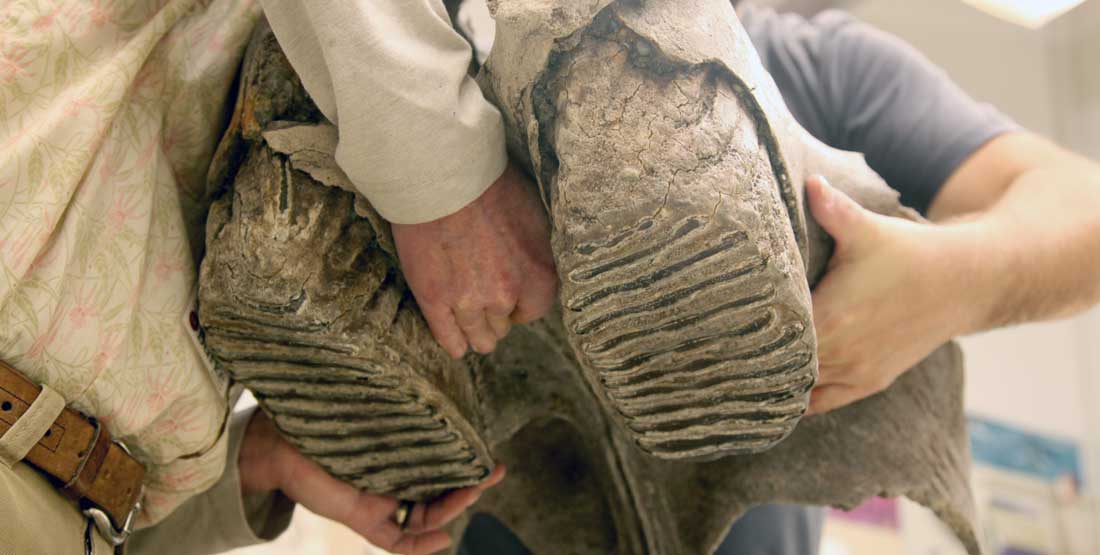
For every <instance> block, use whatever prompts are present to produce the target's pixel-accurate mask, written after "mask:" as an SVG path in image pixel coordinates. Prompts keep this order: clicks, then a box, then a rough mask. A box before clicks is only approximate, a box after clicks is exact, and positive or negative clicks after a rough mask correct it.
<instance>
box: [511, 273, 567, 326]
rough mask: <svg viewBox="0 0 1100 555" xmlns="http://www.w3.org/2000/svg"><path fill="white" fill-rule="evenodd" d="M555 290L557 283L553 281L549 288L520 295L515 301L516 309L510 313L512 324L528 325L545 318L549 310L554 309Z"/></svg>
mask: <svg viewBox="0 0 1100 555" xmlns="http://www.w3.org/2000/svg"><path fill="white" fill-rule="evenodd" d="M557 290H558V287H557V281H556V280H555V281H552V282H551V285H550V286H549V287H541V288H538V287H536V288H533V289H531V290H529V291H527V292H526V293H525V294H523V295H520V296H519V300H518V301H516V309H515V310H514V311H512V315H511V320H512V322H515V323H517V324H529V323H531V322H534V321H535V320H538V319H539V318H542V317H543V316H546V314H547V313H549V312H550V309H552V308H554V300H555V297H556V296H557Z"/></svg>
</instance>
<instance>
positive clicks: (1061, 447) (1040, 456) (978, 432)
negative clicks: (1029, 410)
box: [967, 415, 1083, 487]
mask: <svg viewBox="0 0 1100 555" xmlns="http://www.w3.org/2000/svg"><path fill="white" fill-rule="evenodd" d="M967 420H968V421H969V429H970V448H971V453H972V454H973V457H974V462H976V463H980V464H985V465H989V466H992V467H995V468H1000V469H1002V470H1007V471H1010V472H1018V473H1020V474H1025V475H1028V476H1032V477H1035V478H1039V479H1042V480H1045V481H1048V482H1054V481H1056V480H1060V479H1065V478H1067V477H1068V478H1072V479H1073V482H1074V484H1076V485H1077V486H1078V487H1080V486H1081V485H1082V483H1083V482H1082V474H1081V463H1080V453H1079V452H1078V447H1077V444H1076V443H1075V442H1073V441H1070V440H1067V439H1062V438H1059V437H1054V436H1051V435H1047V434H1040V433H1036V432H1031V431H1026V430H1022V429H1020V428H1018V427H1015V426H1011V425H1008V424H1004V423H1000V422H996V421H993V420H990V419H987V418H982V417H979V416H973V415H971V416H969V417H968V418H967Z"/></svg>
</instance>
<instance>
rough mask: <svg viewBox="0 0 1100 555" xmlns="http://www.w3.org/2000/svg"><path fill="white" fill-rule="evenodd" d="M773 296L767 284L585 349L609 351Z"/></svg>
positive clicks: (596, 351)
mask: <svg viewBox="0 0 1100 555" xmlns="http://www.w3.org/2000/svg"><path fill="white" fill-rule="evenodd" d="M774 297H775V287H774V286H772V285H770V284H769V285H768V286H767V287H765V288H764V291H763V292H761V293H757V294H755V295H749V296H748V297H742V298H740V299H737V300H735V301H731V302H728V303H723V304H720V305H718V306H716V307H714V308H713V309H711V310H707V311H706V312H701V313H699V314H695V315H692V316H689V317H687V318H677V319H675V320H672V321H671V322H668V323H666V324H663V325H660V326H657V327H654V328H645V329H641V330H638V331H633V332H630V333H625V334H623V335H619V336H616V337H612V338H611V339H608V340H607V341H604V342H602V343H597V344H595V345H593V346H592V347H589V348H588V349H587V352H589V353H602V352H606V351H609V350H611V349H613V348H615V347H618V346H619V345H621V344H623V343H625V342H627V341H630V340H632V339H638V338H641V337H648V336H650V335H655V334H657V333H664V332H670V331H677V330H681V329H683V328H686V327H688V326H691V325H694V324H698V323H700V322H703V321H704V320H707V319H708V318H711V317H713V316H718V315H720V314H722V313H723V312H726V311H730V310H737V309H741V308H746V307H749V306H753V305H756V304H760V303H764V302H767V301H770V300H771V299H773V298H774Z"/></svg>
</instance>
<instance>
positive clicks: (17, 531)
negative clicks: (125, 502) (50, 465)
mask: <svg viewBox="0 0 1100 555" xmlns="http://www.w3.org/2000/svg"><path fill="white" fill-rule="evenodd" d="M16 500H18V502H17V503H13V501H16ZM87 526H88V521H87V519H86V518H84V516H83V515H82V514H80V511H79V510H78V508H77V505H76V502H75V501H72V500H70V499H67V498H66V497H65V496H63V495H61V493H59V492H58V491H57V489H55V488H54V486H53V485H51V484H50V483H49V482H48V481H47V480H46V478H44V477H43V476H42V475H41V474H39V473H38V472H37V471H35V470H34V469H33V468H31V467H30V466H29V465H27V464H26V463H16V464H15V465H14V466H12V467H11V468H8V467H7V466H5V465H2V464H0V555H82V554H83V553H85V548H84V536H85V533H86V530H87ZM90 536H91V538H92V541H93V553H95V554H96V555H106V554H110V553H113V552H114V551H113V550H112V548H111V546H110V545H109V544H108V543H107V542H106V541H104V540H103V538H102V537H100V535H99V533H98V532H96V531H95V528H94V527H93V528H92V530H91V534H90Z"/></svg>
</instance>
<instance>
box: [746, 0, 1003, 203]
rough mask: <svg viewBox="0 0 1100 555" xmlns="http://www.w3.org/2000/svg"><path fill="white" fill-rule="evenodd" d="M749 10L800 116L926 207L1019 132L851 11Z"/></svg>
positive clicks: (768, 61)
mask: <svg viewBox="0 0 1100 555" xmlns="http://www.w3.org/2000/svg"><path fill="white" fill-rule="evenodd" d="M746 16H747V17H746V27H747V28H748V29H749V33H750V36H752V39H753V42H754V43H755V44H756V45H757V49H758V50H759V51H760V53H761V58H762V59H763V60H764V64H765V66H766V67H767V69H768V71H769V72H770V73H771V74H772V76H773V78H775V80H776V83H777V84H778V86H779V89H780V92H781V93H782V94H783V98H784V100H785V101H786V103H787V105H788V106H789V107H790V108H791V111H792V113H794V115H795V118H796V119H798V120H799V122H800V123H801V124H802V125H803V126H804V127H806V129H807V130H808V131H810V133H812V134H813V135H815V136H816V137H817V138H818V139H820V140H821V141H823V142H825V143H827V144H829V145H830V146H833V147H835V148H840V149H844V150H852V151H856V152H862V153H863V154H864V155H865V156H866V158H867V163H868V164H869V165H870V166H871V168H873V169H874V170H875V171H876V172H878V173H879V174H880V175H881V176H882V177H883V178H884V179H885V180H886V182H887V183H889V184H890V186H891V187H893V188H895V189H897V190H898V192H900V193H901V200H902V202H903V203H904V204H906V205H908V206H911V207H913V208H915V209H917V210H918V211H920V212H921V213H925V212H927V210H928V207H929V205H930V204H931V203H932V200H933V198H935V196H936V194H937V193H938V192H939V190H940V189H941V188H942V187H943V185H944V183H945V182H946V181H947V179H948V178H949V177H950V176H951V174H953V173H954V172H955V170H956V169H958V167H959V166H960V165H961V164H962V163H963V161H964V160H966V158H967V157H969V156H970V155H971V154H972V153H974V152H975V151H976V150H977V149H978V148H980V147H981V146H982V145H984V144H985V143H986V142H988V141H989V140H990V139H992V138H994V137H996V136H997V135H1000V134H1002V133H1005V132H1007V131H1012V130H1015V129H1017V126H1016V124H1015V123H1014V122H1012V120H1010V119H1009V118H1008V117H1007V116H1005V115H1004V114H1002V113H1001V112H999V111H998V110H996V109H995V108H994V107H993V106H991V105H989V104H984V103H980V102H978V101H976V100H974V99H973V98H971V97H970V96H969V95H968V94H966V93H965V92H964V91H963V90H962V89H961V88H959V86H958V85H956V84H955V83H954V82H953V81H952V80H951V79H950V78H949V77H948V76H947V74H946V73H945V72H944V71H943V70H942V69H940V68H939V67H937V66H936V65H934V64H933V63H932V62H931V61H929V60H928V59H927V58H926V57H925V56H923V55H922V54H921V53H919V52H918V51H917V50H916V49H915V48H913V47H912V46H910V45H908V44H906V43H905V42H904V41H902V40H901V39H899V38H897V37H895V36H893V35H890V34H888V33H886V32H883V31H880V30H878V29H875V28H874V27H872V26H870V25H868V24H866V23H863V22H860V21H858V20H856V19H855V18H853V17H852V16H850V15H848V14H845V13H843V12H839V11H835V10H830V11H826V12H823V13H821V14H819V15H818V16H816V17H814V18H812V19H809V20H807V19H805V18H802V17H800V16H797V15H789V14H782V15H781V14H776V13H775V12H771V11H769V10H762V9H754V10H750V12H749V13H747V14H746Z"/></svg>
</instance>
